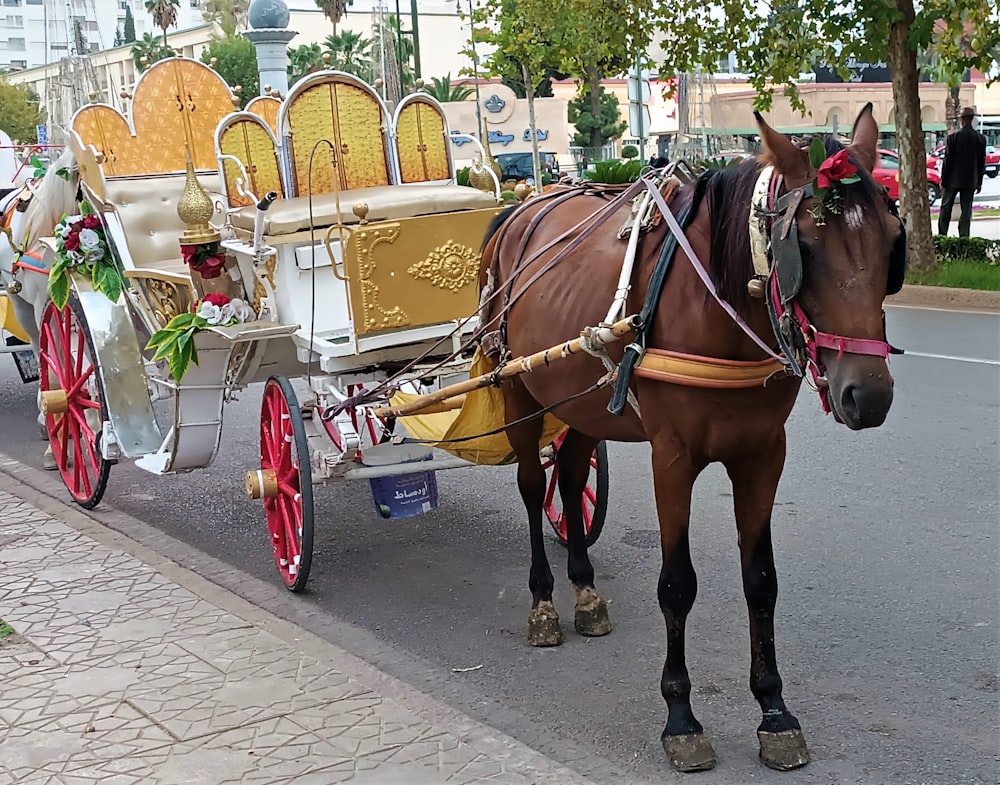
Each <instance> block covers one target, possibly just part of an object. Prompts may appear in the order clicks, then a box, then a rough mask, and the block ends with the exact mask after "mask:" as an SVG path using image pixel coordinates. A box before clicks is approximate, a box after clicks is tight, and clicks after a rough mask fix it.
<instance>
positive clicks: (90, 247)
mask: <svg viewBox="0 0 1000 785" xmlns="http://www.w3.org/2000/svg"><path fill="white" fill-rule="evenodd" d="M100 245H101V236H100V235H99V234H98V233H97V232H95V231H94V230H93V229H82V230H81V231H80V247H81V248H82V249H83V250H84V251H94V250H97V248H98V247H100Z"/></svg>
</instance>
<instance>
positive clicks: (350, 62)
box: [323, 30, 372, 80]
mask: <svg viewBox="0 0 1000 785" xmlns="http://www.w3.org/2000/svg"><path fill="white" fill-rule="evenodd" d="M371 51H372V42H371V39H369V38H365V37H364V36H363V35H362V34H361V33H355V32H352V31H351V30H343V31H341V32H339V33H334V34H333V35H328V36H327V37H326V40H325V41H324V42H323V52H324V54H328V55H330V68H335V69H337V70H338V71H346V72H347V73H349V74H354V75H355V76H357V77H360V78H361V79H365V80H367V79H369V78H370V76H371Z"/></svg>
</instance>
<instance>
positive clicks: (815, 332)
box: [481, 104, 905, 771]
mask: <svg viewBox="0 0 1000 785" xmlns="http://www.w3.org/2000/svg"><path fill="white" fill-rule="evenodd" d="M757 122H758V124H759V127H760V134H761V140H762V142H763V149H764V152H763V154H762V155H761V156H760V158H759V160H749V161H747V162H744V163H743V164H741V165H740V166H738V167H735V168H732V169H723V170H719V171H713V172H708V173H706V174H704V175H702V176H701V177H699V178H698V179H697V180H695V181H694V182H692V183H689V184H687V185H685V186H683V187H682V188H681V189H680V190H679V191H678V192H677V193H676V194H675V195H673V198H672V210H673V212H675V213H685V212H686V213H687V218H686V221H685V223H686V228H685V229H684V232H683V233H684V235H685V236H686V239H687V240H688V241H689V243H690V248H692V249H693V252H694V254H695V255H696V256H697V257H698V259H700V260H704V261H705V262H706V263H707V264H706V266H707V267H708V268H709V269H710V274H711V278H710V279H709V283H710V284H713V285H714V286H715V287H717V290H718V294H719V295H720V297H719V300H722V301H726V302H728V303H730V304H731V305H732V306H733V307H734V308H735V310H736V312H738V313H739V314H740V315H741V316H742V319H743V320H745V324H746V325H748V329H749V330H750V331H752V332H754V333H755V334H756V336H758V337H760V338H762V339H763V341H762V342H761V343H763V345H765V346H769V347H772V348H773V354H772V358H771V359H770V360H768V358H767V356H766V355H765V353H764V350H762V349H761V348H760V346H761V343H757V342H754V341H753V340H751V337H750V336H749V334H748V331H747V330H744V329H741V327H740V326H739V325H738V324H737V323H736V321H734V319H733V318H732V317H731V316H730V315H728V314H727V312H726V311H725V310H724V309H723V307H722V306H721V305H720V303H719V301H718V300H716V299H713V298H712V297H711V296H710V295H709V293H708V289H707V284H706V283H705V281H704V280H703V279H702V278H701V277H699V275H698V274H697V268H696V265H698V264H700V263H701V262H699V261H694V260H692V259H691V258H689V255H688V253H686V252H685V251H684V250H683V249H680V250H677V251H676V253H674V254H672V256H673V257H674V258H673V262H672V266H671V267H670V268H669V275H668V276H667V278H666V282H665V285H664V287H663V289H662V294H660V295H659V297H658V298H653V299H652V300H651V302H650V308H649V309H648V312H647V319H646V323H645V324H644V325H643V328H644V329H642V330H641V331H640V332H641V335H640V336H639V338H637V339H636V342H635V344H634V347H633V348H634V351H633V349H628V350H626V349H623V347H622V345H621V344H612V345H611V346H610V347H609V349H610V350H611V351H610V354H611V360H613V361H614V362H615V363H618V362H620V361H621V360H622V357H623V354H625V355H627V354H628V352H629V351H633V353H634V354H635V355H636V357H638V356H639V355H640V354H642V347H645V348H646V352H645V355H644V357H643V361H642V362H641V363H640V365H639V368H638V369H637V370H636V373H635V375H634V376H633V378H632V379H631V382H630V387H629V388H628V389H630V390H631V392H632V393H633V394H634V396H635V399H637V406H629V407H627V408H625V409H624V411H623V412H621V414H620V415H617V414H614V413H611V412H610V411H609V409H608V404H609V391H608V388H607V387H604V388H599V389H598V390H597V391H594V392H592V393H590V394H587V395H583V396H579V395H578V394H579V393H580V392H581V391H582V390H586V389H587V388H589V387H591V386H592V385H593V384H594V383H595V381H596V380H598V379H599V378H600V377H602V376H604V374H605V372H606V368H605V366H604V365H602V362H601V361H600V360H599V359H597V358H595V357H592V356H588V355H586V354H581V355H576V356H574V357H572V358H570V359H567V360H565V361H563V362H560V363H558V364H557V365H554V366H553V367H552V368H551V369H548V368H541V369H535V370H534V372H532V373H528V374H524V375H522V376H519V377H516V378H515V379H514V380H513V381H510V382H506V383H505V384H504V388H503V392H504V402H505V406H506V418H507V421H508V423H515V421H519V420H525V421H524V422H519V423H517V424H514V425H512V426H511V428H510V430H509V431H508V434H509V437H510V441H511V443H512V445H513V447H514V449H515V451H516V453H517V460H518V473H517V480H518V488H519V490H520V493H521V497H522V499H523V501H524V504H525V507H526V508H527V512H528V523H529V527H530V533H531V572H530V577H529V582H528V585H529V587H530V590H531V595H532V604H531V612H530V616H529V623H528V635H529V642H530V643H532V644H533V645H543V646H544V645H555V644H559V643H561V642H562V632H561V628H560V625H559V617H558V615H557V613H556V610H555V607H554V606H553V603H552V587H553V578H552V572H551V569H550V567H549V563H548V560H547V558H546V555H545V547H544V541H543V536H542V501H543V498H544V496H545V475H544V473H543V470H542V468H541V466H540V463H539V456H538V441H539V435H540V428H541V424H540V419H538V418H534V419H532V418H531V415H532V414H533V413H537V412H538V411H539V410H541V409H542V408H544V407H550V406H553V405H557V404H560V402H563V401H565V403H562V404H561V405H557V406H556V408H555V410H554V411H555V414H556V415H557V416H558V417H559V418H560V419H562V420H563V421H564V422H565V423H566V424H567V425H568V426H569V427H570V430H569V432H568V435H567V437H566V440H565V442H564V443H563V445H562V448H561V449H560V451H559V456H558V460H559V490H560V495H561V496H562V499H563V506H564V510H565V514H566V518H567V530H568V573H569V579H570V581H571V582H572V584H573V587H574V589H575V591H576V597H577V602H576V613H575V627H576V630H577V631H578V632H579V633H581V634H583V635H591V636H595V635H604V634H606V633H608V632H610V630H611V623H610V620H609V617H608V610H607V606H606V604H605V602H604V600H603V599H602V598H601V597H600V595H599V594H598V593H597V591H596V589H595V587H594V569H593V567H592V566H591V563H590V560H589V558H588V555H587V549H586V545H585V544H584V529H583V520H582V514H581V496H582V492H583V489H584V487H585V484H586V482H587V477H588V474H589V470H590V456H591V454H592V453H593V451H594V448H595V447H596V445H597V444H598V442H599V440H602V439H611V440H617V441H630V442H639V441H648V442H650V443H651V446H652V473H653V485H654V491H655V498H656V509H657V515H658V517H659V529H660V547H661V550H662V554H663V566H662V569H661V572H660V578H659V584H658V589H657V594H658V598H659V604H660V608H661V610H662V612H663V617H664V619H665V621H666V627H667V652H666V662H665V665H664V668H663V676H662V679H661V682H660V689H661V692H662V694H663V697H664V699H665V700H666V702H667V708H668V717H667V723H666V727H665V729H664V731H663V734H662V742H663V746H664V749H665V751H666V753H667V756H668V758H669V760H670V762H671V763H672V764H673V765H674V766H675V767H676V768H678V769H680V770H683V771H695V770H699V769H706V768H711V767H712V766H714V765H715V753H714V750H713V749H712V746H711V744H710V743H709V741H708V740H707V738H706V737H705V735H704V733H703V730H702V726H701V724H700V723H699V722H698V720H697V719H696V718H695V715H694V713H693V711H692V708H691V702H690V695H691V681H690V679H689V677H688V670H687V665H686V662H685V655H684V639H685V625H686V620H687V616H688V613H689V612H690V610H691V607H692V605H693V603H694V600H695V595H696V593H697V578H696V576H695V571H694V568H693V566H692V564H691V556H690V551H689V544H688V526H689V523H690V521H689V518H690V510H691V489H692V486H693V484H694V482H695V479H696V478H697V477H698V475H699V473H700V472H701V471H702V470H703V469H704V468H705V467H706V466H707V465H708V464H710V463H714V462H721V463H722V464H723V465H724V466H725V467H726V471H727V472H728V474H729V477H730V479H731V481H732V485H733V498H734V506H735V513H736V523H737V528H738V532H739V547H740V558H741V564H742V572H743V586H744V592H745V595H746V602H747V606H748V609H749V615H750V640H751V645H750V651H751V665H750V689H751V690H752V692H753V694H754V696H755V697H756V699H757V701H758V702H759V703H760V706H761V709H762V711H763V721H762V723H761V725H760V727H759V728H758V737H759V741H760V756H761V759H762V760H763V762H764V763H765V764H767V765H768V766H770V767H772V768H778V769H792V768H796V767H798V766H802V765H804V764H805V763H807V762H808V760H809V755H808V750H807V747H806V743H805V740H804V738H803V735H802V732H801V729H800V726H799V723H798V721H797V720H796V719H795V717H794V716H793V715H792V714H791V712H789V710H788V709H787V708H786V706H785V702H784V700H783V698H782V684H781V677H780V676H779V675H778V668H777V663H776V658H775V645H774V619H773V613H774V608H775V601H776V597H777V580H776V577H775V571H774V558H773V552H772V547H771V531H770V525H771V510H772V506H773V504H774V497H775V491H776V489H777V486H778V480H779V479H780V477H781V472H782V468H783V465H784V460H785V421H786V420H787V418H788V416H789V413H790V412H791V410H792V406H793V404H794V403H795V399H796V394H797V393H798V391H799V387H800V383H801V378H802V371H803V370H806V369H808V370H811V371H812V373H813V374H814V378H815V379H816V380H817V384H818V387H819V392H820V393H821V396H822V397H823V401H824V405H826V404H827V402H829V404H830V405H831V407H832V411H833V413H834V416H835V418H836V419H837V421H838V422H842V423H844V424H846V425H847V426H848V427H849V428H851V429H855V430H857V429H861V428H869V427H875V426H878V425H881V424H882V422H883V421H884V420H885V417H886V415H887V413H888V411H889V407H890V405H891V403H892V388H893V380H892V377H891V376H890V374H889V371H888V368H887V364H886V357H887V355H888V353H889V349H890V347H889V345H888V344H887V343H886V342H885V340H884V339H885V329H884V321H883V311H882V301H883V299H884V297H885V295H886V294H887V293H892V292H893V291H896V290H898V289H899V288H900V286H901V285H902V275H903V271H904V266H905V235H904V233H903V227H902V222H901V221H900V220H899V218H898V216H897V215H896V213H895V210H894V208H893V207H892V205H891V203H889V202H888V200H887V199H886V198H885V194H884V191H883V190H882V189H880V188H879V187H878V186H877V185H876V184H875V182H874V181H873V180H872V178H871V174H870V173H871V170H872V168H873V167H874V164H875V161H876V146H877V142H878V126H877V124H876V123H875V120H874V118H873V117H872V113H871V105H870V104H869V105H868V106H867V107H866V108H865V109H864V110H862V112H861V114H860V115H859V116H858V118H857V120H856V121H855V125H854V131H853V139H852V144H851V145H850V146H849V147H848V148H846V150H847V152H846V153H843V154H840V155H837V153H838V152H839V151H840V150H841V149H842V148H841V145H840V144H839V143H838V142H836V141H834V140H826V141H825V143H824V150H825V152H823V155H824V156H827V159H826V161H825V163H824V165H822V166H819V167H816V166H814V164H815V163H816V161H815V160H813V162H812V163H811V162H810V155H809V153H808V152H807V151H806V150H805V149H802V148H799V147H797V146H795V145H794V144H793V143H792V142H791V141H789V140H787V139H786V138H785V137H783V136H781V135H780V134H778V133H777V132H775V131H774V130H773V129H771V128H770V127H768V126H767V124H766V123H764V121H763V119H762V118H761V117H760V116H759V115H758V117H757ZM834 159H839V165H840V166H841V167H842V168H841V171H840V175H838V174H837V171H835V169H836V166H834V168H833V169H831V168H830V161H833V160H834ZM845 164H846V165H847V168H846V169H845V168H843V167H844V166H845ZM765 167H771V169H766V170H765ZM817 168H818V170H819V171H817ZM855 168H856V169H857V172H856V175H857V176H854V175H853V174H851V170H854V169H855ZM824 172H825V175H826V177H827V179H825V180H824V177H823V176H822V175H824ZM762 173H763V174H762ZM817 177H818V179H816V178H817ZM830 177H832V178H833V181H832V186H833V188H832V189H829V190H828V191H827V192H826V193H825V194H824V192H823V191H821V190H819V188H820V187H821V186H823V185H824V183H825V184H827V185H831V180H830V179H829V178H830ZM838 177H839V179H838ZM842 180H846V181H847V182H842ZM577 191H578V194H577V195H574V196H572V197H569V196H566V195H565V194H567V193H568V192H567V191H563V192H561V193H560V192H552V194H547V195H545V196H543V197H538V198H536V199H534V200H529V201H528V202H526V203H525V204H524V205H522V206H520V207H518V208H516V209H515V210H514V211H512V212H511V213H505V214H503V215H501V216H500V217H499V218H498V220H497V221H495V225H494V226H493V227H492V228H491V231H490V234H489V235H488V236H487V241H486V244H485V246H484V251H483V267H482V271H481V284H482V285H483V286H487V285H488V286H489V289H490V290H491V291H493V292H497V293H503V295H504V296H503V297H501V296H499V295H495V296H494V297H493V299H492V301H491V302H490V303H488V304H487V306H486V310H487V312H486V313H484V314H483V320H484V322H487V323H489V326H490V328H491V329H493V330H496V331H497V332H496V333H495V336H494V337H495V338H496V339H497V340H498V341H499V347H500V350H501V356H504V354H505V353H507V352H509V353H510V354H512V355H513V356H515V357H516V356H522V355H527V354H529V353H532V352H536V351H539V350H541V349H544V348H545V347H548V346H552V345H554V344H557V343H558V342H559V341H560V340H565V339H568V338H571V337H574V336H576V335H577V334H578V333H579V332H580V330H581V329H583V328H584V327H586V326H595V325H598V324H599V323H601V322H603V321H605V318H606V312H607V310H608V306H609V305H610V303H611V299H612V297H613V295H614V293H615V291H616V288H617V279H618V276H619V273H620V271H621V262H620V260H621V259H622V258H623V256H624V249H625V242H624V241H623V240H620V239H618V236H617V232H618V230H619V229H620V228H621V227H622V226H623V222H624V220H625V219H626V218H627V216H628V214H629V212H628V207H627V206H625V205H624V204H623V206H622V207H621V208H620V209H619V208H614V207H612V208H611V209H612V210H613V211H614V212H615V215H614V216H613V217H612V218H611V219H610V220H607V221H605V222H603V223H602V224H601V225H600V226H599V227H598V228H597V229H596V230H594V231H592V233H591V234H590V235H589V236H587V237H586V238H585V239H584V240H583V241H581V242H579V243H578V245H576V246H575V247H573V248H572V249H571V252H570V253H567V254H564V255H563V256H562V257H561V258H559V259H558V261H557V263H555V264H552V260H553V259H554V258H555V257H556V256H557V255H558V254H559V250H560V248H565V246H566V245H567V244H569V243H571V241H572V238H573V237H574V236H578V235H579V234H580V232H581V231H584V229H583V228H582V227H584V226H587V225H592V224H593V221H585V220H583V219H586V218H587V216H588V215H600V212H599V211H601V210H602V209H604V210H607V209H608V208H607V205H608V201H609V198H608V197H607V195H606V194H605V195H601V194H596V193H593V192H592V189H591V191H588V189H585V188H578V189H577ZM831 192H833V193H834V194H835V199H834V200H825V199H823V198H822V197H824V195H825V196H827V197H828V196H829V195H830V193H831ZM760 194H763V199H762V200H761V201H759V202H758V196H759V195H760ZM752 203H753V204H754V207H753V211H754V212H753V214H751V209H752ZM751 217H752V218H753V220H754V221H757V222H758V225H759V226H761V227H762V231H763V235H762V237H763V240H764V241H765V242H764V244H763V245H760V253H759V254H758V257H761V258H758V260H757V261H758V263H757V265H755V264H754V259H753V254H752V251H751V245H752V242H751V236H752V234H753V232H751V229H750V228H749V226H750V223H751ZM581 222H582V223H581ZM669 237H670V231H669V229H668V228H667V227H666V226H664V225H663V224H662V223H661V224H660V225H659V226H655V225H654V227H653V228H651V229H650V230H649V231H648V232H647V233H646V234H645V235H644V236H643V237H642V239H641V241H640V242H639V245H638V251H637V253H636V256H635V267H634V270H633V274H632V277H631V289H630V292H629V293H628V299H627V304H626V306H625V309H624V313H625V314H637V313H639V312H640V310H641V309H642V308H643V304H644V302H645V300H646V295H647V288H648V286H649V282H650V280H651V277H652V276H653V270H654V266H655V265H656V263H657V260H658V258H659V257H660V256H661V249H662V248H663V247H664V244H665V242H666V241H667V239H668V238H669ZM757 239H758V240H759V239H760V238H757ZM768 240H769V242H767V241H768ZM666 256H667V257H668V260H669V257H670V256H671V254H669V253H668V254H666ZM761 264H763V265H764V266H763V270H762V269H761V266H760V265H761ZM546 268H548V269H546ZM543 270H544V272H543V273H542V274H541V275H538V273H539V271H543ZM705 277H706V278H708V275H706V276H705ZM533 279H534V280H533ZM748 283H749V286H748ZM751 295H753V296H751ZM755 298H756V299H755ZM502 303H506V306H507V307H504V306H503V305H501V304H502ZM823 331H827V332H823ZM488 345H489V344H488V343H484V346H488ZM775 357H778V358H779V359H777V360H776V359H774V358H775ZM633 359H635V358H633ZM620 372H621V368H619V373H620ZM657 377H659V378H657ZM625 391H626V390H625V389H624V388H623V389H622V390H621V394H624V392H625ZM574 396H576V397H574ZM571 398H572V400H568V401H567V399H571Z"/></svg>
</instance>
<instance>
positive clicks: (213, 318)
mask: <svg viewBox="0 0 1000 785" xmlns="http://www.w3.org/2000/svg"><path fill="white" fill-rule="evenodd" d="M198 316H200V317H201V318H202V319H204V320H205V321H206V322H208V323H209V324H212V325H217V324H222V309H221V308H220V307H219V306H218V305H212V303H202V304H201V308H199V309H198Z"/></svg>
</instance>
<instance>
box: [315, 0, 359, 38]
mask: <svg viewBox="0 0 1000 785" xmlns="http://www.w3.org/2000/svg"><path fill="white" fill-rule="evenodd" d="M315 2H316V6H317V7H318V8H319V9H320V10H322V11H323V16H325V17H326V18H327V19H329V20H330V24H332V25H333V32H334V35H336V33H337V25H338V24H340V20H341V19H343V18H344V14H346V13H347V9H348V8H350V7H351V6H352V5H354V0H315Z"/></svg>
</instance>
